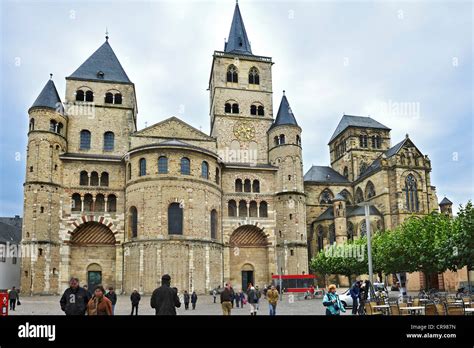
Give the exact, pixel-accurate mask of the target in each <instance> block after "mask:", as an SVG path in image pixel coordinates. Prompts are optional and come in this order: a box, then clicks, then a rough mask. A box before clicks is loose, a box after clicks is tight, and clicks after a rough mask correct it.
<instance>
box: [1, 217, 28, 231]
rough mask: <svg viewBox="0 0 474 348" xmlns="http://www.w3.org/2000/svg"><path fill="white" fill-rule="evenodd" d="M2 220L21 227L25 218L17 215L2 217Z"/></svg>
mask: <svg viewBox="0 0 474 348" xmlns="http://www.w3.org/2000/svg"><path fill="white" fill-rule="evenodd" d="M0 222H2V223H4V224H7V225H11V226H13V227H16V228H20V229H21V226H22V222H23V219H22V218H21V217H20V216H19V215H15V217H0Z"/></svg>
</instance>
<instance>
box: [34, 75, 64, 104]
mask: <svg viewBox="0 0 474 348" xmlns="http://www.w3.org/2000/svg"><path fill="white" fill-rule="evenodd" d="M49 76H50V79H49V80H48V82H46V85H45V86H44V87H43V90H42V91H41V93H40V94H39V95H38V98H36V100H35V102H34V103H33V105H31V108H36V107H42V108H50V109H54V110H57V111H58V112H60V113H62V105H63V104H62V103H61V98H60V97H59V94H58V91H57V89H56V86H55V85H54V82H53V79H52V78H53V74H49ZM31 108H30V109H31Z"/></svg>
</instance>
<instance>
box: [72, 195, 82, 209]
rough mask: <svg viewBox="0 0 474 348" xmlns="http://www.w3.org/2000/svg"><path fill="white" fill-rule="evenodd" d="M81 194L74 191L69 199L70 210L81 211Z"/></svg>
mask: <svg viewBox="0 0 474 348" xmlns="http://www.w3.org/2000/svg"><path fill="white" fill-rule="evenodd" d="M81 205H82V204H81V195H80V194H79V193H74V194H73V195H72V199H71V211H81Z"/></svg>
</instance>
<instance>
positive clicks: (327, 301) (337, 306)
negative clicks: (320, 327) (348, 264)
mask: <svg viewBox="0 0 474 348" xmlns="http://www.w3.org/2000/svg"><path fill="white" fill-rule="evenodd" d="M323 306H324V307H326V315H340V314H341V311H342V312H345V311H346V309H345V308H344V306H343V305H342V303H341V300H340V299H339V295H338V294H337V293H336V285H334V284H331V285H329V286H328V292H327V293H326V295H324V298H323Z"/></svg>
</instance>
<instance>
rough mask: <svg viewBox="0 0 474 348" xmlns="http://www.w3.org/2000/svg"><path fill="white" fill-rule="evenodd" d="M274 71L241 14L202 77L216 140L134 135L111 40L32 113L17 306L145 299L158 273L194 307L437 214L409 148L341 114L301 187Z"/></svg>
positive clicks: (298, 154)
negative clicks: (90, 294)
mask: <svg viewBox="0 0 474 348" xmlns="http://www.w3.org/2000/svg"><path fill="white" fill-rule="evenodd" d="M272 66H273V61H272V58H270V57H266V56H258V55H255V54H253V52H252V49H251V46H250V41H249V39H248V37H247V33H246V30H245V27H244V23H243V20H242V16H241V13H240V9H239V6H238V5H236V7H235V11H234V16H233V19H232V24H231V29H230V34H229V37H228V40H227V42H226V44H225V48H224V50H223V51H215V52H214V55H213V58H212V65H211V71H210V77H209V93H210V108H209V109H210V134H205V133H203V132H201V131H200V130H198V129H196V128H194V127H193V126H191V125H189V124H188V123H186V122H185V121H184V120H181V119H179V118H177V117H170V118H167V119H164V120H162V121H161V122H158V123H156V124H154V125H152V126H149V127H147V128H144V129H141V130H138V129H137V114H138V107H137V101H136V95H135V85H134V84H133V83H132V82H131V80H130V79H129V77H128V76H127V74H126V73H125V70H124V69H123V68H122V66H121V64H120V62H119V60H118V58H117V57H116V55H115V53H114V52H113V50H112V48H111V46H110V44H109V42H108V38H107V39H106V41H105V42H104V43H103V44H102V46H100V47H99V48H98V49H97V50H96V51H95V52H94V53H93V54H92V55H91V56H90V57H89V58H88V59H87V60H86V61H85V62H84V63H83V64H82V65H81V66H80V67H79V68H78V69H77V70H75V71H74V72H73V73H72V74H71V75H70V76H68V77H66V93H65V97H64V99H63V100H62V99H61V98H60V96H59V94H58V92H57V90H56V87H55V85H54V82H53V81H52V79H51V80H49V81H48V82H47V83H46V86H45V87H44V88H43V90H42V91H41V93H40V95H39V96H38V98H37V99H36V101H35V102H34V104H33V105H32V107H31V108H30V109H29V133H28V148H27V168H26V179H25V184H24V219H23V221H24V224H23V241H22V243H23V245H24V246H30V247H32V248H33V249H35V250H37V253H35V254H33V255H32V256H31V257H30V258H23V261H22V278H21V288H22V291H23V292H24V293H32V294H54V293H60V292H62V290H63V289H64V288H65V287H67V284H68V280H69V278H70V277H71V276H76V277H78V278H79V279H80V282H81V283H82V284H86V283H88V284H89V285H90V286H93V285H94V284H98V283H101V284H104V285H106V286H114V287H115V288H116V289H117V291H118V292H126V293H129V292H130V291H131V290H132V289H133V288H137V289H139V291H140V292H142V293H151V292H152V291H153V290H154V289H155V287H156V286H157V282H158V281H159V279H160V277H161V275H162V274H164V273H169V274H170V275H171V277H172V283H173V285H174V286H176V287H178V288H179V289H183V290H184V289H187V290H196V291H197V292H198V293H204V292H208V291H209V290H211V289H213V288H215V287H217V286H222V285H223V284H224V282H227V281H230V282H232V284H233V286H234V287H235V288H237V289H240V288H242V287H246V284H247V283H248V282H253V283H255V284H257V285H261V286H263V285H264V284H269V283H270V282H271V276H272V275H277V274H307V273H308V260H309V258H310V257H311V256H312V255H314V253H316V252H317V251H318V250H319V249H321V248H322V247H324V245H327V244H330V243H344V242H345V241H346V240H347V239H348V238H357V236H359V235H361V234H363V233H364V231H365V228H366V227H364V223H365V222H364V221H363V216H362V215H363V209H362V213H361V208H360V207H358V206H357V205H356V204H357V203H359V202H362V201H369V202H371V203H372V204H373V206H372V208H371V221H373V229H384V228H392V227H393V226H396V225H397V224H399V223H400V222H401V221H403V219H404V218H406V217H408V216H410V215H412V214H413V213H415V214H425V213H428V212H429V211H432V210H437V209H438V204H437V198H436V192H435V188H434V187H433V186H431V182H430V171H431V164H430V160H429V159H428V157H427V156H425V155H423V154H422V153H421V152H420V150H418V149H417V148H416V146H415V145H414V143H413V142H412V141H411V140H410V139H409V138H408V137H407V138H406V139H404V140H403V141H402V142H400V143H398V144H397V145H395V146H391V145H390V144H391V139H390V129H389V128H387V127H386V126H384V125H382V124H380V123H378V122H377V121H375V120H373V119H371V118H369V117H360V116H348V115H345V116H344V117H343V118H342V120H341V122H340V123H339V125H338V126H337V129H336V131H335V133H334V135H333V136H332V138H331V140H330V142H329V147H330V152H331V166H330V167H316V166H313V167H312V168H311V169H310V170H309V171H308V172H307V173H306V175H304V176H303V161H302V143H301V131H302V129H301V128H300V126H299V125H298V123H297V120H296V118H295V115H294V114H293V112H292V110H291V108H290V105H289V102H288V100H287V98H286V96H285V95H284V94H283V96H282V97H281V101H280V104H279V107H278V109H275V110H274V109H273V103H272V98H273V90H272Z"/></svg>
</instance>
